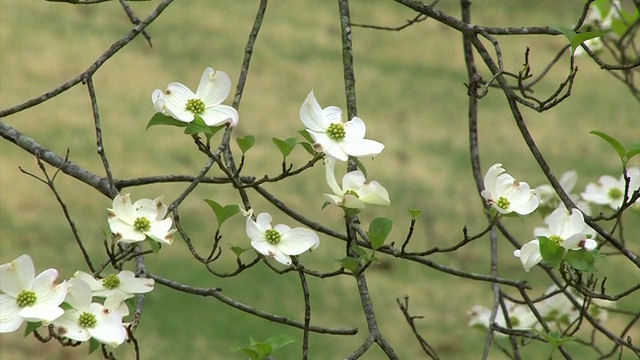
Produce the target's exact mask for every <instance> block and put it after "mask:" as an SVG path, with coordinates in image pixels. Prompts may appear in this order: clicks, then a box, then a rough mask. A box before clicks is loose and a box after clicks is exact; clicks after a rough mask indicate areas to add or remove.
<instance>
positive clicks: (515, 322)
mask: <svg viewBox="0 0 640 360" xmlns="http://www.w3.org/2000/svg"><path fill="white" fill-rule="evenodd" d="M509 321H510V322H511V327H517V326H518V325H520V319H518V318H517V317H515V316H509Z"/></svg>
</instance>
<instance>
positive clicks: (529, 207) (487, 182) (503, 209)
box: [481, 164, 539, 215]
mask: <svg viewBox="0 0 640 360" xmlns="http://www.w3.org/2000/svg"><path fill="white" fill-rule="evenodd" d="M504 171H505V170H504V169H503V168H502V164H495V165H493V166H491V167H490V168H489V170H488V171H487V174H486V175H485V177H484V190H482V192H481V195H482V197H484V198H485V199H486V200H487V202H488V203H489V205H491V206H492V207H493V208H494V209H496V210H497V211H498V212H500V213H501V214H509V213H511V212H516V213H518V214H520V215H527V214H530V213H532V212H533V211H534V210H535V209H536V208H537V207H538V203H539V201H538V197H537V196H536V192H535V190H532V189H531V188H530V187H529V184H527V183H526V182H519V181H516V180H515V179H514V178H513V177H512V176H511V175H509V174H507V173H505V172H504Z"/></svg>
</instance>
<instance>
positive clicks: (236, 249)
mask: <svg viewBox="0 0 640 360" xmlns="http://www.w3.org/2000/svg"><path fill="white" fill-rule="evenodd" d="M229 249H231V251H233V253H234V254H236V256H240V255H242V253H243V252H245V251H247V250H249V249H247V248H244V247H242V246H234V245H231V244H229Z"/></svg>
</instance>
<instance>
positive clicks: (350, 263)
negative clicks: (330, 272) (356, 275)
mask: <svg viewBox="0 0 640 360" xmlns="http://www.w3.org/2000/svg"><path fill="white" fill-rule="evenodd" d="M338 262H339V263H340V266H342V267H343V268H345V269H347V270H350V271H351V272H356V271H358V267H359V266H360V259H356V258H354V257H351V256H346V257H343V258H342V259H338Z"/></svg>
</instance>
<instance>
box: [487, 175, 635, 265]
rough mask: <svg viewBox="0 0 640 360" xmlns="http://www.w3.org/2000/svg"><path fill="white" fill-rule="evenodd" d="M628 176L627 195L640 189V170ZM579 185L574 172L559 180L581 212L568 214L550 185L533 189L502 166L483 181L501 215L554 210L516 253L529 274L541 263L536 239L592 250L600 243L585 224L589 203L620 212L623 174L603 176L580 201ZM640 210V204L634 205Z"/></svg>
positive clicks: (568, 247)
mask: <svg viewBox="0 0 640 360" xmlns="http://www.w3.org/2000/svg"><path fill="white" fill-rule="evenodd" d="M627 176H628V177H629V178H630V181H629V184H628V189H629V190H628V191H627V195H629V196H630V195H631V194H632V193H633V191H637V190H638V189H639V188H640V169H639V168H635V167H634V168H629V169H628V170H627ZM576 182H577V175H576V173H575V171H572V172H567V173H565V174H564V175H563V176H562V177H561V178H560V183H561V185H562V187H563V189H564V190H565V192H566V193H567V194H569V196H570V197H571V198H572V199H573V201H574V203H575V204H576V205H577V206H578V207H579V209H571V211H569V210H568V209H567V208H566V207H565V206H564V204H563V203H562V202H560V199H559V198H558V196H557V195H556V193H555V191H554V190H553V188H552V187H551V185H542V186H539V187H537V188H536V189H531V188H530V186H529V185H528V184H527V183H526V182H519V181H516V180H515V179H514V178H513V177H512V176H511V175H509V174H507V173H505V170H504V169H503V168H502V164H495V165H493V166H491V168H489V170H488V171H487V173H486V175H485V178H484V187H485V190H483V191H482V196H483V197H484V198H485V199H486V200H487V202H488V203H489V205H491V207H492V208H493V209H495V210H496V211H497V212H498V213H500V214H509V213H512V212H515V213H518V214H520V215H527V214H530V213H532V212H533V211H534V210H536V209H537V208H538V207H539V206H543V207H546V208H551V209H553V208H555V210H553V211H552V212H551V214H550V215H548V216H547V217H546V218H545V219H544V223H545V224H546V227H539V228H536V229H534V236H536V239H534V240H531V241H529V242H528V243H527V244H525V245H523V246H522V248H521V249H519V250H515V251H514V255H515V256H516V257H518V258H520V261H521V262H522V266H523V267H524V269H525V270H526V271H529V270H530V269H531V268H532V267H533V266H535V265H537V264H538V263H539V262H540V261H542V255H541V254H540V242H539V240H538V239H537V238H538V237H540V236H545V237H547V238H549V239H550V240H552V241H553V242H555V243H557V244H558V245H560V246H562V247H563V248H565V249H567V250H578V249H585V250H587V251H592V250H594V249H596V247H597V246H598V243H597V242H596V241H595V236H596V233H595V231H594V230H593V229H591V228H590V227H589V226H588V225H587V224H586V223H585V221H584V217H583V213H585V214H587V215H589V214H590V213H591V211H590V208H589V204H590V203H591V204H596V205H608V206H610V207H611V208H612V209H619V208H620V207H621V206H622V204H623V201H624V194H625V191H626V190H625V189H627V183H626V181H625V178H624V175H622V176H621V177H620V178H618V179H616V178H614V177H612V176H609V175H604V176H601V177H600V179H599V180H598V182H596V183H590V184H588V185H587V186H586V188H585V191H584V192H583V193H582V194H581V198H580V197H578V196H577V195H575V194H572V193H571V191H572V190H573V187H574V186H575V184H576ZM633 206H634V207H635V208H640V202H639V201H636V202H635V203H634V205H633Z"/></svg>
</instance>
